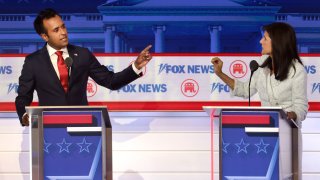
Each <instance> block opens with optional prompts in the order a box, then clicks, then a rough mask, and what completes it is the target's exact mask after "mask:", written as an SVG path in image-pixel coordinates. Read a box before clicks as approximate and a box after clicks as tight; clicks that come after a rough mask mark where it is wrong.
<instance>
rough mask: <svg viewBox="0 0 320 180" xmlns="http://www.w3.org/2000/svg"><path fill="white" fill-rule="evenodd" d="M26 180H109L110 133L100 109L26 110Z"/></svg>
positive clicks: (52, 107)
mask: <svg viewBox="0 0 320 180" xmlns="http://www.w3.org/2000/svg"><path fill="white" fill-rule="evenodd" d="M26 110H27V113H28V114H29V117H30V128H31V130H30V132H31V133H30V136H31V137H30V145H31V157H30V160H31V164H32V165H31V166H30V177H31V178H30V179H33V180H40V179H51V180H58V179H78V180H79V179H94V180H101V179H104V180H112V129H111V123H110V120H109V116H108V112H107V110H106V108H105V107H104V106H90V107H89V106H39V107H26Z"/></svg>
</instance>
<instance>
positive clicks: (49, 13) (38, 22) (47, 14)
mask: <svg viewBox="0 0 320 180" xmlns="http://www.w3.org/2000/svg"><path fill="white" fill-rule="evenodd" d="M55 16H59V17H61V16H60V14H59V13H57V12H56V11H55V10H53V9H51V8H48V9H44V10H42V11H40V12H39V14H38V16H37V17H36V19H35V20H34V22H33V27H34V30H36V32H37V33H38V34H39V35H41V34H47V29H45V28H44V26H43V20H45V19H50V18H53V17H55Z"/></svg>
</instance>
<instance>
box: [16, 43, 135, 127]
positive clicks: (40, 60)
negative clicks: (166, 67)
mask: <svg viewBox="0 0 320 180" xmlns="http://www.w3.org/2000/svg"><path fill="white" fill-rule="evenodd" d="M67 49H68V52H69V56H70V57H71V58H72V59H73V64H72V66H71V75H70V80H69V87H68V92H67V93H65V91H64V90H63V87H62V85H61V83H60V80H59V78H58V76H57V73H56V72H55V70H54V68H53V65H52V63H51V60H50V57H49V53H48V51H47V48H46V46H44V47H43V48H42V49H41V50H38V51H36V52H34V53H32V54H30V55H28V56H27V57H26V58H25V62H24V65H23V68H22V71H21V76H20V77H19V88H18V96H17V97H16V101H15V104H16V109H17V113H18V116H19V119H20V122H21V118H22V116H23V114H24V113H25V112H26V110H25V106H28V105H30V104H31V102H32V99H33V93H34V90H36V91H37V94H38V99H39V105H40V106H67V105H87V104H88V100H87V94H86V91H87V81H88V77H91V78H92V79H93V80H94V81H95V82H96V83H98V84H99V85H101V86H104V87H106V88H109V89H111V90H116V89H119V88H121V87H122V86H124V85H126V84H128V83H130V82H132V81H133V80H135V79H137V78H138V77H139V75H137V74H136V73H135V72H134V70H133V69H132V66H129V67H128V68H126V69H124V70H123V71H121V72H118V73H114V72H112V71H109V70H108V69H107V68H106V67H105V66H103V65H101V64H100V63H99V62H98V60H97V59H96V58H95V56H94V55H93V54H92V53H91V52H90V51H89V50H88V49H87V48H82V47H78V46H73V45H68V46H67Z"/></svg>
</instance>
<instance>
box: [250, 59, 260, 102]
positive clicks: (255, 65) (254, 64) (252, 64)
mask: <svg viewBox="0 0 320 180" xmlns="http://www.w3.org/2000/svg"><path fill="white" fill-rule="evenodd" d="M249 67H250V70H251V74H250V80H249V106H250V84H251V78H252V75H253V73H254V72H255V71H256V70H257V69H258V68H259V64H258V63H257V61H256V60H252V61H251V62H250V65H249Z"/></svg>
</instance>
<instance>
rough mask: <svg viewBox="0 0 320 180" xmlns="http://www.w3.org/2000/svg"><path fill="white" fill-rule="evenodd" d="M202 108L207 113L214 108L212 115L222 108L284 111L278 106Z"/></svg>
mask: <svg viewBox="0 0 320 180" xmlns="http://www.w3.org/2000/svg"><path fill="white" fill-rule="evenodd" d="M202 108H203V110H204V111H206V112H207V113H208V114H211V113H212V110H215V112H214V115H218V114H219V113H220V111H221V110H222V109H224V110H253V111H263V110H267V111H268V110H269V111H270V110H276V111H279V112H280V113H283V114H285V113H284V111H283V109H282V107H280V106H202Z"/></svg>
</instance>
